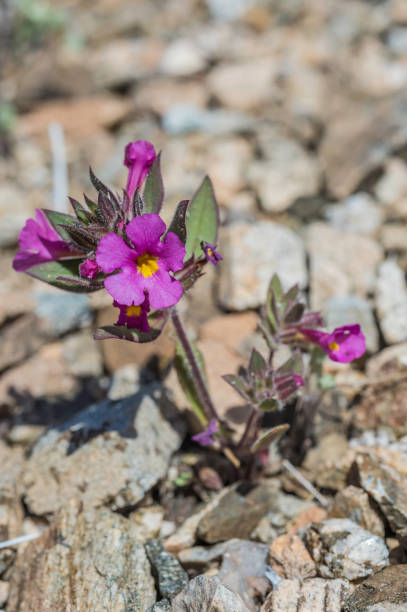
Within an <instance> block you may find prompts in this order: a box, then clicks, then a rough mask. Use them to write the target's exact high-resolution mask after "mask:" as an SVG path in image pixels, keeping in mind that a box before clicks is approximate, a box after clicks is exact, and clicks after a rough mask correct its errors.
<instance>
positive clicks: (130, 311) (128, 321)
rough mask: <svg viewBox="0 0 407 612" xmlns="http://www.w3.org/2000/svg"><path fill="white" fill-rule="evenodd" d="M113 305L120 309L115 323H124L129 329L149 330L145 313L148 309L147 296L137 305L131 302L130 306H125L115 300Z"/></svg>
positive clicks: (146, 331) (145, 331)
mask: <svg viewBox="0 0 407 612" xmlns="http://www.w3.org/2000/svg"><path fill="white" fill-rule="evenodd" d="M113 306H116V307H117V308H119V311H120V312H119V318H118V320H117V322H116V325H126V326H127V327H128V328H129V329H139V330H140V331H141V332H144V333H148V332H149V331H150V326H149V324H148V319H147V313H148V311H149V310H150V304H149V302H148V297H146V298H145V300H144V302H143V303H142V304H139V305H135V304H132V305H131V306H125V305H124V304H119V303H118V302H116V300H115V301H114V302H113Z"/></svg>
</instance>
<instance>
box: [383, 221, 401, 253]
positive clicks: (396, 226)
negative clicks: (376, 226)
mask: <svg viewBox="0 0 407 612" xmlns="http://www.w3.org/2000/svg"><path fill="white" fill-rule="evenodd" d="M380 242H381V243H382V245H383V247H384V249H385V250H386V251H405V250H406V249H407V227H406V225H405V224H404V223H388V224H384V225H383V226H382V227H381V228H380Z"/></svg>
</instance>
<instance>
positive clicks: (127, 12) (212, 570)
mask: <svg viewBox="0 0 407 612" xmlns="http://www.w3.org/2000/svg"><path fill="white" fill-rule="evenodd" d="M0 41H1V42H0V53H1V57H2V62H1V65H0V70H1V84H0V133H1V151H0V153H1V157H0V248H1V258H0V269H1V275H0V293H1V303H0V340H1V347H2V349H1V354H0V418H1V420H0V431H1V439H0V464H1V466H2V470H1V474H0V541H1V542H4V541H7V540H9V539H13V538H16V537H19V536H21V535H23V534H32V536H33V538H34V536H38V537H36V538H35V539H33V540H32V541H30V542H24V543H22V544H15V545H11V546H10V545H5V546H2V544H1V543H0V608H2V609H3V610H6V611H7V612H28V611H30V612H32V611H41V612H48V611H50V612H51V611H52V612H65V611H67V610H75V612H85V611H87V610H92V611H95V612H99V611H101V612H102V611H106V612H123V611H125V610H126V611H129V612H130V611H140V612H141V611H147V610H154V611H156V612H158V611H159V610H166V611H171V612H182V611H185V612H198V611H199V612H209V611H211V612H215V611H217V612H240V611H242V612H243V611H246V612H247V611H250V612H255V611H257V610H261V611H262V612H310V611H312V612H340V610H343V611H344V612H379V611H380V612H381V611H385V610H386V611H387V610H391V611H393V612H401V611H402V610H404V611H405V610H407V587H406V585H407V485H406V482H407V480H406V478H407V468H406V465H407V403H406V397H407V286H406V279H405V270H406V266H407V225H406V220H407V3H406V1H405V0H376V1H374V2H373V1H367V0H365V1H362V0H360V1H357V0H347V1H346V2H343V1H341V0H263V1H261V0H259V1H255V0H206V2H205V1H204V0H167V1H166V2H161V1H159V0H139V1H138V2H134V0H116V1H115V2H113V1H111V0H98V1H95V2H93V3H91V4H89V3H88V2H86V1H85V0H61V1H60V2H58V3H56V2H55V3H54V2H53V3H50V4H49V5H45V4H41V3H40V2H39V0H29V1H28V0H27V1H24V2H23V1H22V0H21V1H19V2H7V1H6V2H5V3H3V5H2V7H1V8H0ZM52 122H57V123H59V124H60V125H62V127H63V130H64V134H65V141H66V155H67V167H68V171H69V193H70V195H72V196H74V197H77V198H79V199H80V198H81V194H82V191H83V190H86V191H87V192H88V193H90V192H91V189H90V185H89V179H88V175H87V172H88V166H89V164H90V165H91V166H92V167H93V168H94V170H95V171H96V173H97V174H98V175H99V176H100V177H101V178H102V179H103V180H105V181H107V182H109V184H111V185H113V186H115V187H121V186H123V185H124V184H125V178H126V173H125V169H124V168H123V166H122V156H123V146H124V145H125V144H126V143H127V142H128V141H130V140H135V139H140V138H143V139H148V140H150V141H152V142H154V144H155V145H156V146H157V148H162V149H163V151H164V154H163V172H164V177H165V181H166V188H167V213H166V217H167V218H169V217H170V213H171V211H172V210H173V208H174V205H175V204H176V203H177V202H178V201H179V200H181V199H185V198H188V197H190V196H191V195H192V193H193V192H194V190H195V189H196V187H197V186H198V184H199V182H200V181H201V179H202V177H203V175H204V173H205V172H208V173H209V174H210V176H211V178H212V179H213V182H214V185H215V189H216V193H217V196H218V199H219V202H220V205H221V210H222V228H221V235H220V243H219V247H220V251H221V252H222V254H223V256H224V260H223V262H222V264H221V265H220V266H218V269H216V270H215V269H211V270H208V273H207V274H206V276H205V277H204V278H203V279H202V280H201V281H200V283H198V284H197V286H196V288H195V290H194V292H193V293H191V294H190V295H189V296H187V298H186V299H185V300H184V303H183V305H182V311H183V314H184V318H185V319H186V321H187V324H188V326H189V327H190V329H191V330H194V329H195V330H196V331H197V333H198V338H199V345H200V348H201V350H202V352H203V353H204V355H205V356H206V357H207V359H208V378H209V381H210V384H211V388H212V390H213V394H214V397H215V401H216V403H217V406H218V407H219V410H220V411H221V412H222V414H225V413H226V411H228V410H229V409H230V408H231V407H235V406H236V398H235V395H234V393H233V390H231V389H229V387H228V386H227V385H226V384H225V383H224V382H223V381H222V380H221V379H220V378H219V374H220V373H229V372H232V371H234V370H237V368H238V366H239V364H241V363H242V361H243V362H244V360H245V359H247V356H248V353H249V350H250V347H251V346H253V344H254V343H256V342H258V340H256V337H255V336H254V330H255V327H256V318H257V317H256V312H255V310H256V309H257V308H258V307H259V306H260V304H261V303H262V301H263V300H264V296H265V291H266V286H267V283H268V281H269V279H270V277H271V275H272V273H273V272H276V271H277V272H279V274H280V275H281V278H282V279H283V281H284V283H285V284H290V283H295V282H299V283H300V284H301V286H302V287H303V288H304V290H306V291H307V294H308V296H309V302H310V305H311V306H312V307H313V308H319V309H322V311H323V313H324V316H325V318H326V321H327V326H328V327H329V328H332V327H334V326H338V325H342V324H347V323H350V322H359V323H360V324H361V325H362V327H363V330H364V332H365V334H366V337H367V344H368V354H367V357H366V359H365V360H364V361H363V363H362V364H359V365H358V366H357V367H350V366H345V365H340V366H337V365H334V364H333V363H332V362H330V363H329V364H328V363H327V364H326V371H327V372H328V373H331V374H333V375H334V376H335V378H336V388H335V389H333V390H330V391H328V392H326V393H325V394H324V396H323V398H322V399H321V401H319V402H318V403H317V405H316V407H314V415H313V419H312V420H311V421H308V422H307V423H306V427H305V426H304V428H302V425H303V424H301V423H297V424H296V423H292V430H291V433H290V434H289V435H288V436H287V439H286V442H285V444H283V445H282V446H281V448H280V450H278V449H273V452H272V454H271V459H270V463H269V465H268V467H267V468H266V469H265V471H264V473H263V474H261V475H260V476H259V478H258V479H257V480H256V481H255V482H253V483H247V482H238V483H233V474H232V467H231V465H230V464H229V463H228V461H227V460H226V458H224V457H223V456H217V455H216V454H214V453H211V452H208V451H204V450H203V449H200V448H199V447H197V445H194V444H193V443H191V441H190V434H191V431H192V430H191V427H193V425H191V424H188V419H187V418H186V416H185V407H186V400H185V399H184V397H183V396H182V394H181V392H180V389H179V388H178V387H177V383H176V380H175V375H174V373H173V371H172V370H171V361H172V358H173V354H174V342H173V339H172V337H171V332H170V330H168V331H166V332H165V333H164V334H163V335H162V336H161V337H160V339H159V340H158V341H157V342H155V343H153V344H149V345H146V346H136V345H133V344H130V343H125V342H119V341H114V340H113V341H104V342H99V343H96V342H94V341H93V339H92V329H93V328H94V327H95V326H96V325H98V324H108V323H112V322H113V319H114V317H115V316H117V315H116V313H114V312H113V308H112V307H111V300H110V298H108V296H107V295H106V294H103V293H100V294H94V295H92V296H91V298H90V299H88V298H87V297H83V296H77V295H71V294H66V293H62V292H59V291H57V290H52V289H50V288H48V287H47V286H45V285H42V284H40V283H39V282H36V281H33V280H30V278H29V277H27V276H24V275H18V274H17V273H15V272H14V271H13V270H12V269H11V260H12V256H13V253H14V252H15V248H16V242H17V237H18V232H19V230H20V229H21V227H22V225H23V224H24V221H25V219H26V217H28V216H31V215H32V213H33V211H34V209H35V208H36V207H38V206H39V207H52V206H53V205H54V204H53V199H52V188H53V186H54V187H55V182H53V176H52V163H51V161H52V154H51V151H50V142H49V135H48V130H49V126H50V124H52ZM54 157H55V153H54ZM62 193H63V190H62ZM55 202H56V204H57V205H58V206H60V207H64V206H66V204H65V198H64V197H61V196H58V194H57V195H56V196H55V197H54V203H55ZM180 408H181V413H180V411H179V409H180ZM182 412H183V413H184V414H182ZM284 458H289V459H290V460H291V461H292V462H294V463H296V464H297V468H298V469H299V470H300V473H301V474H302V475H303V476H305V478H306V479H307V480H308V482H309V483H313V485H315V487H317V489H318V491H319V492H320V494H319V495H318V494H317V496H315V495H314V494H313V493H312V492H310V491H309V487H308V489H307V488H304V487H303V486H302V485H301V483H300V482H299V481H298V479H297V478H295V477H294V476H293V475H292V474H291V473H290V472H288V471H287V469H286V468H285V467H284V466H285V465H286V464H284ZM321 494H322V496H321Z"/></svg>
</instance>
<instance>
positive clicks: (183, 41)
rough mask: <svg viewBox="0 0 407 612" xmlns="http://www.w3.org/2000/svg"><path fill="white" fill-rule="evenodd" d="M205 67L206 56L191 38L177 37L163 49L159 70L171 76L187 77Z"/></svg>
mask: <svg viewBox="0 0 407 612" xmlns="http://www.w3.org/2000/svg"><path fill="white" fill-rule="evenodd" d="M205 68H206V58H205V55H204V54H203V53H202V51H201V50H200V49H199V47H197V46H196V44H194V42H193V41H192V40H189V39H187V38H177V39H175V40H174V41H173V42H171V43H170V44H169V45H168V47H167V48H166V50H165V51H164V53H163V55H162V57H161V61H160V70H161V72H163V73H164V74H166V75H169V76H172V77H187V76H191V75H193V74H196V73H197V72H201V71H202V70H204V69H205Z"/></svg>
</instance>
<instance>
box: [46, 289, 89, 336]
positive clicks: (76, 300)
mask: <svg viewBox="0 0 407 612" xmlns="http://www.w3.org/2000/svg"><path fill="white" fill-rule="evenodd" d="M35 301H36V307H35V314H36V315H37V316H38V318H39V319H42V320H43V321H44V322H45V325H46V329H47V331H48V333H49V334H50V335H53V336H54V337H55V336H56V337H57V336H61V335H62V334H66V332H69V331H73V330H75V329H78V328H79V327H84V326H85V325H89V323H90V322H91V314H90V310H89V303H88V298H87V297H86V295H79V294H76V293H67V292H66V291H64V292H63V291H59V290H56V291H55V293H54V291H52V290H47V291H36V293H35Z"/></svg>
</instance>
